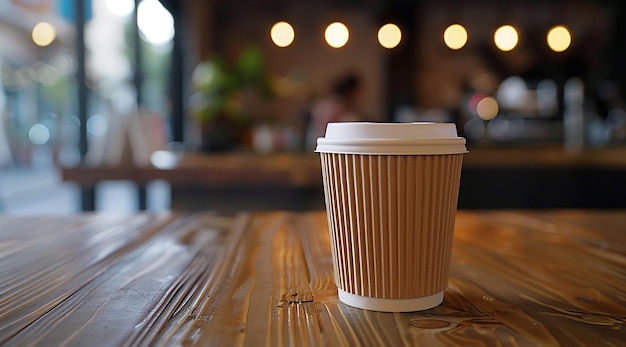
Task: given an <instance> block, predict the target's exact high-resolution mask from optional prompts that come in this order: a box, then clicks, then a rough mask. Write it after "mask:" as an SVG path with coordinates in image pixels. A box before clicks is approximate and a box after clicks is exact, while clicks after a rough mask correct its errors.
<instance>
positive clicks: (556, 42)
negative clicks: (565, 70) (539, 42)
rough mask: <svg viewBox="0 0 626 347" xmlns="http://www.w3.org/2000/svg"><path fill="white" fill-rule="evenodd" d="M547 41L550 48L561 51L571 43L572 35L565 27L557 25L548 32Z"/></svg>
mask: <svg viewBox="0 0 626 347" xmlns="http://www.w3.org/2000/svg"><path fill="white" fill-rule="evenodd" d="M547 41H548V46H549V47H550V49H551V50H553V51H555V52H563V51H565V50H566V49H568V48H569V46H570V44H571V43H572V35H571V34H570V32H569V30H567V28H566V27H564V26H562V25H557V26H555V27H554V28H552V29H550V31H549V32H548V36H547Z"/></svg>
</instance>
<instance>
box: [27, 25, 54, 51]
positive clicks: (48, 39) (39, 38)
mask: <svg viewBox="0 0 626 347" xmlns="http://www.w3.org/2000/svg"><path fill="white" fill-rule="evenodd" d="M32 37H33V42H34V43H35V44H36V45H37V46H41V47H45V46H48V45H50V44H51V43H52V42H53V41H54V39H55V38H56V37H57V31H56V29H55V28H54V26H53V25H52V24H50V23H48V22H39V23H37V24H36V25H35V26H34V27H33V32H32Z"/></svg>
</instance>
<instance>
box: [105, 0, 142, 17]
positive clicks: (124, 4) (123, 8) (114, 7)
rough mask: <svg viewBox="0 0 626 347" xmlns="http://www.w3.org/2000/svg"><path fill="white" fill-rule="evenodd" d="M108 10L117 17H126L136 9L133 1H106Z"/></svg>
mask: <svg viewBox="0 0 626 347" xmlns="http://www.w3.org/2000/svg"><path fill="white" fill-rule="evenodd" d="M105 5H106V8H107V10H109V12H111V13H113V14H114V15H116V16H120V17H125V16H128V15H129V14H131V13H132V12H133V10H134V9H135V2H134V1H133V0H106V3H105Z"/></svg>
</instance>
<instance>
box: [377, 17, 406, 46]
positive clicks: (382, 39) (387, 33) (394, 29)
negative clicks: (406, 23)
mask: <svg viewBox="0 0 626 347" xmlns="http://www.w3.org/2000/svg"><path fill="white" fill-rule="evenodd" d="M401 40H402V31H401V30H400V28H398V26H397V25H395V24H392V23H388V24H385V25H383V26H382V27H380V29H379V30H378V42H379V43H380V45H381V46H383V47H385V48H387V49H391V48H394V47H396V46H397V45H399V44H400V41H401Z"/></svg>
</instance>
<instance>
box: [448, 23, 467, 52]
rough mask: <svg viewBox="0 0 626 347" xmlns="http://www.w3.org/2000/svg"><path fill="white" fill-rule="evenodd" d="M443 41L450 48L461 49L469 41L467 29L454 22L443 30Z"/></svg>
mask: <svg viewBox="0 0 626 347" xmlns="http://www.w3.org/2000/svg"><path fill="white" fill-rule="evenodd" d="M443 42H444V43H445V44H446V46H448V48H450V49H454V50H457V49H461V48H463V46H465V44H466V43H467V30H465V28H464V27H463V26H462V25H460V24H452V25H450V26H449V27H447V28H446V30H445V31H444V32H443Z"/></svg>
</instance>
